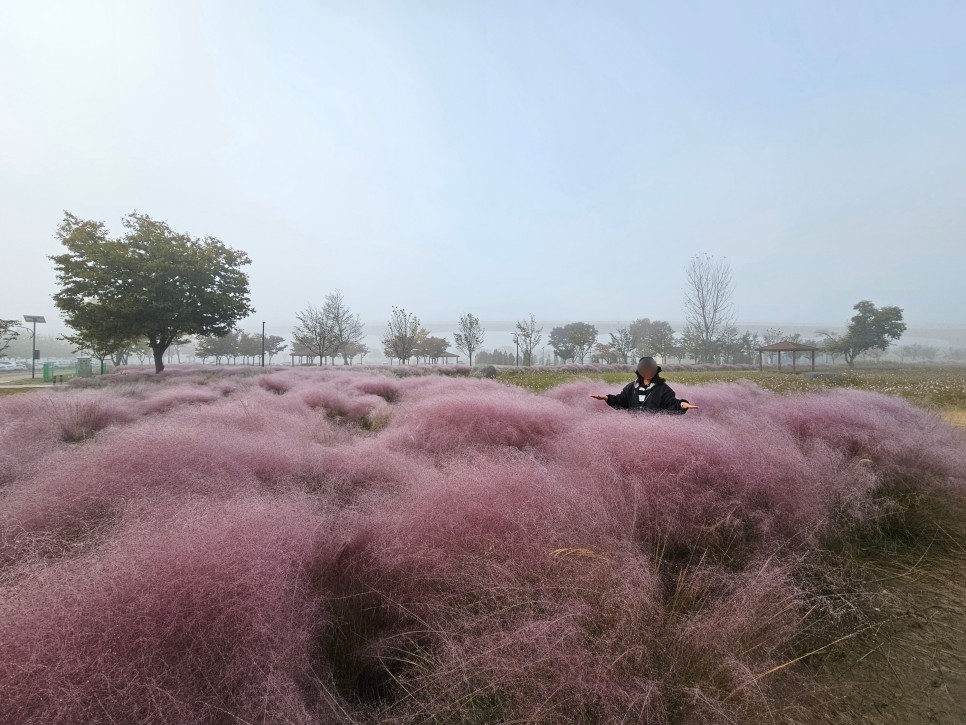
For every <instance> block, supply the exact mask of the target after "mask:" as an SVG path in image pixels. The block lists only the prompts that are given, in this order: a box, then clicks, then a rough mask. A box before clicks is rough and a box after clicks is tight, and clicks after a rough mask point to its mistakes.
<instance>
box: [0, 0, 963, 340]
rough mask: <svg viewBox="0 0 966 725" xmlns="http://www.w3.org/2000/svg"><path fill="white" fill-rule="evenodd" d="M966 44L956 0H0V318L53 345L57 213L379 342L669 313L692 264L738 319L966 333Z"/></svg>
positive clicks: (264, 307) (274, 321) (804, 326)
mask: <svg viewBox="0 0 966 725" xmlns="http://www.w3.org/2000/svg"><path fill="white" fill-rule="evenodd" d="M964 26H966V6H964V5H963V4H962V3H955V2H939V3H930V4H928V5H922V4H919V3H889V4H875V5H874V6H864V5H859V4H851V3H850V4H848V5H846V6H844V7H843V6H841V5H838V4H837V5H834V6H831V5H829V6H817V5H815V4H812V3H796V4H791V5H789V4H782V6H780V7H777V6H772V5H771V4H764V3H756V2H741V3H728V4H726V5H725V4H716V3H709V4H704V5H700V6H697V5H688V6H681V7H676V6H675V7H671V6H660V5H658V6H654V5H651V4H642V3H632V2H606V3H594V4H592V5H591V4H577V3H566V4H560V3H548V2H528V3H503V2H479V3H436V2H430V3H418V4H416V5H414V4H412V3H388V2H373V3H365V4H357V3H343V2H314V3H297V4H288V3H286V4H276V3H267V2H258V1H253V2H246V3H229V2H202V3H197V2H186V1H176V2H166V3H114V2H107V1H106V0H92V1H91V2H84V3H74V2H47V3H4V5H3V6H2V7H0V87H2V88H3V93H2V98H0V138H2V139H3V142H2V143H3V149H2V153H0V245H2V247H0V258H2V267H3V270H4V274H3V279H2V285H0V310H2V311H0V316H2V317H4V318H13V317H17V318H19V317H20V316H21V315H22V314H43V315H45V316H46V317H47V319H48V324H49V325H50V327H49V328H48V332H50V333H55V332H60V331H62V325H59V323H58V322H57V321H58V314H57V311H56V309H55V308H54V305H53V303H52V301H51V295H52V294H53V292H54V291H55V289H56V287H55V280H54V274H53V269H52V264H51V262H50V261H49V260H48V258H47V257H48V255H52V254H56V253H58V252H59V251H60V246H59V244H58V243H57V241H56V240H55V239H54V230H55V228H56V226H57V224H58V222H59V220H60V219H61V217H62V212H63V210H65V209H66V210H69V211H71V212H72V213H74V214H76V215H77V216H79V217H80V218H82V219H97V220H103V221H104V222H106V223H107V225H108V227H109V228H110V229H111V230H112V232H114V233H120V231H121V229H120V219H121V217H122V216H123V215H125V214H127V213H129V212H131V211H132V210H135V209H136V210H138V211H140V212H143V213H147V214H150V215H152V216H153V217H155V218H157V219H163V220H165V221H167V222H168V223H170V224H171V226H172V227H173V228H174V229H176V230H178V231H184V232H187V233H190V234H192V235H194V236H199V237H201V236H205V235H213V236H216V237H218V238H220V239H222V240H223V241H224V242H225V243H227V244H229V245H231V246H233V247H236V248H238V249H241V250H244V251H246V252H247V253H248V254H249V255H250V256H251V258H252V260H253V264H252V265H251V267H250V274H251V290H252V304H253V306H254V308H255V309H256V310H257V312H256V314H255V315H254V316H252V317H251V318H249V319H248V320H245V321H243V323H242V324H241V327H242V328H243V329H249V330H254V329H256V328H259V327H260V325H261V322H262V321H267V322H268V324H269V325H270V326H271V327H273V328H275V329H274V330H273V332H275V333H276V334H284V335H288V334H289V332H290V329H291V327H292V325H293V324H294V314H295V312H296V311H298V310H299V309H302V308H303V307H304V306H305V305H306V304H307V303H309V302H311V303H314V304H319V303H320V302H321V299H322V297H323V296H324V294H325V293H326V292H328V291H331V290H334V289H337V288H338V289H341V290H342V291H343V292H344V294H345V295H346V301H347V302H348V304H349V305H350V306H351V307H352V309H353V310H354V311H357V312H359V313H360V314H361V316H362V319H363V321H364V322H365V323H367V325H369V326H371V328H372V329H378V328H379V327H380V325H381V324H382V323H383V321H384V320H386V318H387V317H388V315H389V312H390V308H391V306H392V305H397V306H400V307H405V308H406V309H407V310H409V311H411V312H413V313H415V314H417V315H418V316H419V317H420V319H421V320H423V321H432V320H454V319H455V318H456V317H457V316H458V315H459V314H461V313H464V312H467V311H471V312H473V313H474V314H476V315H477V316H478V317H480V318H481V319H483V320H488V319H493V320H517V319H522V318H524V317H526V316H527V315H529V314H530V313H533V314H534V315H536V317H537V319H538V320H541V321H547V325H546V326H547V327H548V329H549V326H551V325H552V323H551V322H550V321H553V320H560V321H574V320H585V321H588V320H631V319H635V318H638V317H650V318H651V319H662V320H672V321H673V320H676V319H680V318H681V316H682V315H681V306H682V301H681V298H682V289H683V286H684V280H683V270H684V267H685V264H686V262H687V260H688V258H689V257H690V256H691V255H693V254H695V253H699V252H707V253H711V254H714V255H716V256H718V257H721V256H724V257H727V258H728V260H729V261H730V263H731V265H732V269H733V273H734V281H735V303H736V306H737V309H738V319H739V324H740V325H743V326H751V325H753V324H762V325H766V324H776V323H777V324H781V325H783V326H792V325H799V326H801V327H800V328H799V327H796V328H795V329H796V331H798V330H800V331H801V332H802V334H803V336H810V335H811V334H813V333H814V330H813V329H808V328H811V323H812V322H813V321H815V322H819V323H821V324H822V325H823V326H831V325H838V326H840V327H841V326H843V325H844V324H845V323H846V322H847V320H848V317H849V316H850V314H851V306H852V305H853V304H854V303H855V302H856V301H857V300H860V299H870V300H873V301H874V302H876V303H877V304H894V305H898V306H900V307H902V308H903V310H904V312H905V318H906V321H907V322H908V324H909V325H910V335H911V333H912V330H913V329H920V330H925V329H926V328H936V329H937V330H939V329H940V328H943V327H944V326H948V327H950V328H954V327H956V328H957V329H958V330H959V331H960V332H959V333H957V334H959V335H960V337H961V330H962V327H961V325H962V324H963V321H964V318H963V309H964V306H966V293H964V291H963V287H962V284H961V276H962V270H963V268H964V262H966V246H964V245H963V243H962V241H963V229H964V228H966V204H964V203H963V201H964V199H966V88H964V85H966V72H964V71H966V50H964V46H963V44H962V43H961V29H962V28H963V27H964ZM641 266H644V267H645V268H646V269H647V270H648V273H647V274H646V276H645V277H644V278H642V277H641V276H640V267H641ZM957 326H959V327H957ZM430 329H433V330H434V331H438V332H439V333H440V334H446V333H448V332H449V331H448V330H446V329H443V328H439V327H437V326H436V325H432V326H431V328H430ZM783 329H784V328H783ZM490 330H491V331H492V332H493V333H494V339H493V341H492V343H493V344H496V345H503V344H506V340H505V338H504V339H499V336H498V335H497V334H496V333H498V330H497V327H496V325H493V324H491V325H490ZM373 334H378V333H373ZM921 337H922V338H923V339H934V340H936V341H937V342H936V344H942V343H941V342H940V341H941V340H944V339H945V336H944V333H941V332H937V333H936V334H935V335H933V334H931V333H930V334H927V333H925V332H923V333H921ZM487 344H488V345H489V344H491V343H490V341H488V343H487Z"/></svg>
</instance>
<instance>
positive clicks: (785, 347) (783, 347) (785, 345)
mask: <svg viewBox="0 0 966 725" xmlns="http://www.w3.org/2000/svg"><path fill="white" fill-rule="evenodd" d="M818 349H819V348H817V347H814V346H813V345H802V344H801V343H800V342H789V341H788V340H782V341H781V342H776V343H774V344H772V345H765V346H764V347H759V348H758V352H801V351H803V350H805V351H809V350H818Z"/></svg>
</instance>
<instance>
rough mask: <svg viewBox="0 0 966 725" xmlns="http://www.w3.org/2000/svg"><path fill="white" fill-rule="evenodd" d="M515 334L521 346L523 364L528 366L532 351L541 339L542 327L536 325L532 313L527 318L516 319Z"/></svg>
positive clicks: (531, 360) (531, 359)
mask: <svg viewBox="0 0 966 725" xmlns="http://www.w3.org/2000/svg"><path fill="white" fill-rule="evenodd" d="M517 335H518V337H519V340H520V344H521V346H522V347H523V364H524V365H526V366H528V367H529V366H530V365H533V351H534V350H536V349H537V345H539V344H540V340H542V339H543V328H542V327H537V320H536V318H535V317H534V316H533V313H531V314H530V318H529V319H527V320H517Z"/></svg>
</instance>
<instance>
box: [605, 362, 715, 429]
mask: <svg viewBox="0 0 966 725" xmlns="http://www.w3.org/2000/svg"><path fill="white" fill-rule="evenodd" d="M590 397H591V398H594V399H595V400H605V401H607V405H609V406H610V407H611V408H621V409H623V410H629V411H631V412H632V413H673V414H679V415H680V414H684V413H686V412H687V411H689V410H691V409H692V408H695V409H696V408H697V407H698V406H696V405H691V403H689V402H688V401H686V400H682V399H678V398H676V397H675V396H674V391H673V390H671V386H670V385H668V384H667V383H666V382H665V381H664V378H662V377H661V366H660V365H658V364H657V361H656V360H655V359H654V358H652V357H642V358H641V359H640V360H638V361H637V379H636V380H634V381H632V382H630V383H628V384H627V385H625V386H624V389H623V390H621V391H620V392H619V393H618V394H617V395H591V396H590Z"/></svg>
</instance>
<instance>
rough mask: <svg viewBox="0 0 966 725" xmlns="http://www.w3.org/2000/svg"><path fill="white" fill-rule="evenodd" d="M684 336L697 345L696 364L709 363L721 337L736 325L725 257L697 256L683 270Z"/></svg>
mask: <svg viewBox="0 0 966 725" xmlns="http://www.w3.org/2000/svg"><path fill="white" fill-rule="evenodd" d="M685 280H686V281H685V287H684V319H685V321H686V323H687V325H686V329H685V335H686V336H689V337H692V338H693V339H696V340H698V341H699V349H698V350H697V351H696V354H697V357H699V358H700V360H698V362H711V361H712V359H713V357H714V354H715V348H716V347H717V345H718V343H719V342H720V339H721V336H722V334H723V333H724V332H725V331H726V330H727V329H728V328H729V327H732V326H733V325H734V324H735V319H736V314H735V304H734V283H733V282H732V279H731V264H730V263H729V262H728V260H727V259H725V258H724V257H714V256H713V255H710V254H696V255H694V256H693V257H691V259H690V261H689V262H688V266H687V268H686V270H685Z"/></svg>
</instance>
